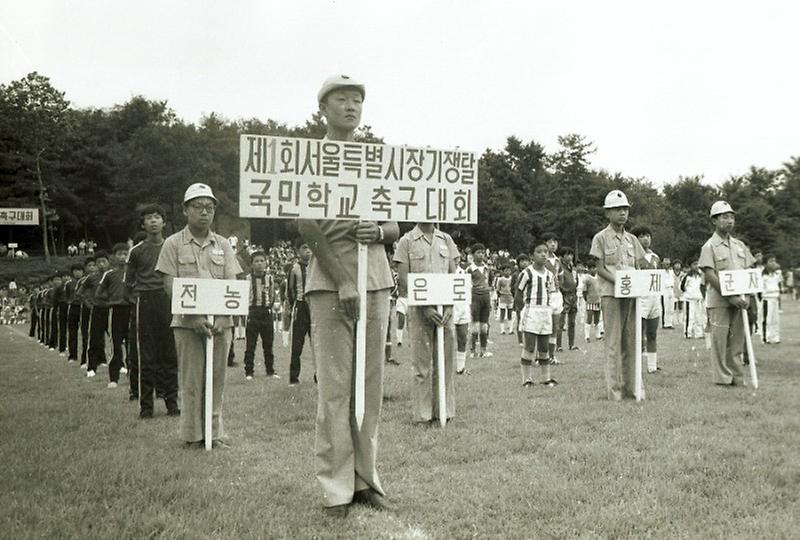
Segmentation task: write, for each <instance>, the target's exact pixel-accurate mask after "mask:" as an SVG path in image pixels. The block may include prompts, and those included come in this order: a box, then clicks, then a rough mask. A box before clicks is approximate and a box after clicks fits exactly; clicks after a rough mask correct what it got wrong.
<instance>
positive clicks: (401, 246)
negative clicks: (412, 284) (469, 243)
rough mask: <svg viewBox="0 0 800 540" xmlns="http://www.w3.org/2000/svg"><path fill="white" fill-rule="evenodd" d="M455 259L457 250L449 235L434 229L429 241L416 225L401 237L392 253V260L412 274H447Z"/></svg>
mask: <svg viewBox="0 0 800 540" xmlns="http://www.w3.org/2000/svg"><path fill="white" fill-rule="evenodd" d="M456 257H458V248H457V247H456V244H455V242H453V239H452V238H451V237H450V235H449V234H447V233H446V232H442V231H440V230H438V229H434V230H433V236H432V237H431V239H430V240H429V239H428V237H427V236H425V233H424V232H422V230H421V229H420V228H419V226H418V225H417V226H415V227H414V228H413V229H411V230H410V231H408V232H407V233H406V234H404V235H403V237H402V238H401V239H400V240H399V241H398V242H397V248H396V249H395V251H394V260H395V261H396V262H399V263H403V264H406V265H408V271H409V272H413V273H416V272H431V273H436V274H447V273H449V272H450V262H451V261H453V260H454V259H455V258H456Z"/></svg>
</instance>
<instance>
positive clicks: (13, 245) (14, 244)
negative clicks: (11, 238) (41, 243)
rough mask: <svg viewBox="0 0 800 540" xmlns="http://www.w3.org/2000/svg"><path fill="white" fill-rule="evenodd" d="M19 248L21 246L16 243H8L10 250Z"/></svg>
mask: <svg viewBox="0 0 800 540" xmlns="http://www.w3.org/2000/svg"><path fill="white" fill-rule="evenodd" d="M18 247H19V244H17V243H16V242H9V243H8V249H17V248H18Z"/></svg>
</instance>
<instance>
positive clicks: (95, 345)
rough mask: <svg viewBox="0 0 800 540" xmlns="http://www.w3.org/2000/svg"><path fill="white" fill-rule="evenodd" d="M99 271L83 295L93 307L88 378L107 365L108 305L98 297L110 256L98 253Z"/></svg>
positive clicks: (86, 285) (87, 285)
mask: <svg viewBox="0 0 800 540" xmlns="http://www.w3.org/2000/svg"><path fill="white" fill-rule="evenodd" d="M94 259H95V264H96V266H97V270H96V271H95V272H94V273H92V274H90V275H89V277H88V278H87V279H86V281H85V282H84V283H83V291H84V292H83V294H84V297H85V298H86V299H87V300H88V302H89V304H90V306H91V314H90V315H89V351H88V356H89V365H88V367H87V370H86V376H87V377H89V378H91V377H94V376H95V375H97V368H98V367H99V366H101V365H104V364H105V363H106V330H108V304H107V303H106V301H105V300H104V299H103V298H98V297H97V288H98V286H99V285H100V281H101V280H102V279H103V276H104V275H105V273H106V270H108V255H106V254H105V252H103V251H98V252H97V253H95V256H94Z"/></svg>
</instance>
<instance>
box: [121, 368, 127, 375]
mask: <svg viewBox="0 0 800 540" xmlns="http://www.w3.org/2000/svg"><path fill="white" fill-rule="evenodd" d="M119 372H120V373H122V374H123V375H125V374H126V373H128V368H126V367H121V368H119Z"/></svg>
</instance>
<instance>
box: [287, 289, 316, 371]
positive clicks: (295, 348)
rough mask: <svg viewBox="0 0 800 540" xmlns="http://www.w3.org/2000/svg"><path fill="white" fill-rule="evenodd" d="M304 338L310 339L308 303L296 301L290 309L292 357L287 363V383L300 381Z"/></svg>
mask: <svg viewBox="0 0 800 540" xmlns="http://www.w3.org/2000/svg"><path fill="white" fill-rule="evenodd" d="M306 336H308V337H309V339H310V338H311V313H310V312H309V311H308V303H306V302H304V301H302V300H298V301H297V302H295V304H294V308H293V309H292V356H291V360H290V361H289V381H292V382H294V381H299V380H300V355H301V354H303V345H304V344H305V342H306Z"/></svg>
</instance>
